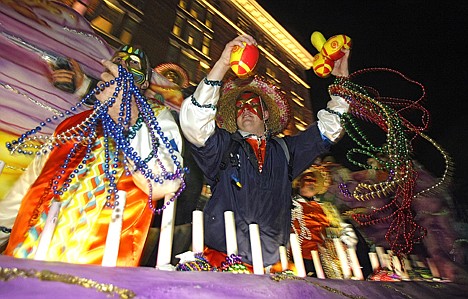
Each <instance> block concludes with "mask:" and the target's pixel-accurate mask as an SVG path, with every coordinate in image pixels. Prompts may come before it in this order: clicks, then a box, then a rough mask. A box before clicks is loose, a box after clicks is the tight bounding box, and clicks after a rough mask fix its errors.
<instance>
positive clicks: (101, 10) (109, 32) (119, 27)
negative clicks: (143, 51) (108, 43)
mask: <svg viewBox="0 0 468 299" xmlns="http://www.w3.org/2000/svg"><path fill="white" fill-rule="evenodd" d="M127 2H128V4H129V5H130V6H132V7H133V8H138V7H140V6H141V5H143V4H144V1H143V0H128V1H127ZM90 3H91V4H94V5H96V6H95V9H94V10H89V11H87V12H86V15H85V17H86V19H88V20H89V21H90V23H91V24H92V26H93V27H94V28H95V29H96V30H97V31H99V32H101V34H102V35H104V36H108V37H111V39H112V40H119V41H120V42H121V43H125V44H129V43H131V42H132V38H133V33H134V32H135V31H136V30H137V29H138V26H139V23H140V22H141V19H140V18H139V17H138V15H137V14H136V13H135V12H136V10H134V9H130V10H127V9H124V8H121V7H117V6H114V5H110V4H109V3H108V2H107V1H102V2H97V3H98V4H96V2H93V1H91V2H90Z"/></svg>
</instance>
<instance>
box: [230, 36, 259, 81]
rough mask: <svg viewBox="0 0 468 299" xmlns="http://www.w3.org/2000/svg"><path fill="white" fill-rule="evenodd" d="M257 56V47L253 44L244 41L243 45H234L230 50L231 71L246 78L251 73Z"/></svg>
mask: <svg viewBox="0 0 468 299" xmlns="http://www.w3.org/2000/svg"><path fill="white" fill-rule="evenodd" d="M258 57H259V52H258V48H257V47H256V46H255V45H248V44H246V43H244V47H243V48H242V47H239V46H235V47H234V48H233V49H232V52H231V58H230V61H229V62H230V65H231V69H232V71H233V72H234V73H235V74H236V75H237V76H238V77H239V78H247V77H249V76H250V75H252V73H253V70H254V68H255V66H256V65H257V62H258Z"/></svg>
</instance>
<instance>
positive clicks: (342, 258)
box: [333, 238, 351, 279]
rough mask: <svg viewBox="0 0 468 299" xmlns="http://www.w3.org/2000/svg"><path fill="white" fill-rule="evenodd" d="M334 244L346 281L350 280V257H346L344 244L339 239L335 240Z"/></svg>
mask: <svg viewBox="0 0 468 299" xmlns="http://www.w3.org/2000/svg"><path fill="white" fill-rule="evenodd" d="M333 244H334V245H335V251H336V254H337V255H338V259H339V260H340V265H341V270H342V271H343V276H344V278H345V279H349V278H351V269H350V268H349V264H348V257H347V255H346V251H345V250H344V248H343V244H342V243H341V241H340V239H338V238H333Z"/></svg>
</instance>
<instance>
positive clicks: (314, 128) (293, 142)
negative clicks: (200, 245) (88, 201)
mask: <svg viewBox="0 0 468 299" xmlns="http://www.w3.org/2000/svg"><path fill="white" fill-rule="evenodd" d="M244 43H245V44H254V45H255V44H256V41H255V40H254V39H253V38H252V37H251V36H248V35H242V36H238V37H236V38H235V39H234V40H232V41H231V42H229V43H227V45H226V46H225V49H224V51H223V52H222V54H221V57H220V59H219V60H218V61H217V62H216V63H215V65H214V66H213V68H212V69H211V71H210V73H209V74H208V75H207V77H206V78H205V79H204V80H203V81H202V82H201V83H200V84H199V85H198V87H197V89H196V91H195V92H194V94H193V95H192V96H191V97H188V98H187V99H185V100H184V102H183V104H182V107H181V113H180V123H181V128H182V131H183V133H184V135H185V136H186V138H187V140H188V141H189V142H190V143H191V144H192V145H193V153H194V156H195V158H196V160H197V163H198V165H199V166H200V168H201V169H202V171H203V173H204V175H205V177H206V179H207V182H208V184H209V185H210V187H211V191H212V197H211V199H210V200H209V201H208V203H207V205H206V206H205V209H204V222H205V226H204V233H205V245H206V246H207V247H208V248H209V249H211V252H213V250H214V251H215V252H221V253H226V237H225V228H224V212H225V211H233V212H234V217H235V225H236V230H237V236H236V237H237V245H238V255H239V256H240V257H241V258H242V262H244V263H247V264H252V253H251V245H250V236H249V225H250V224H253V223H255V224H258V226H259V230H260V239H261V247H262V257H263V263H264V266H265V267H269V266H271V265H273V264H275V263H277V262H278V261H279V260H280V255H279V247H280V246H281V245H286V244H287V243H288V240H289V235H290V229H291V190H292V188H291V181H292V179H293V178H294V177H296V176H298V175H299V174H300V173H301V172H302V171H304V170H305V169H307V167H309V166H310V165H311V164H312V162H313V161H314V159H315V158H316V157H317V156H319V155H321V154H323V153H326V152H328V150H329V148H330V145H331V144H333V143H334V142H336V141H337V140H338V139H339V138H341V137H342V135H343V130H342V128H341V126H340V121H339V115H338V114H337V113H344V112H346V111H347V110H348V107H349V105H348V104H347V103H346V101H345V100H344V99H342V98H340V97H338V96H332V99H331V101H329V103H328V105H327V106H328V108H329V110H328V111H326V110H321V111H320V112H319V113H318V119H319V121H317V122H316V123H314V124H312V125H311V126H310V127H309V128H308V129H307V130H305V131H304V132H301V133H300V134H298V135H296V136H286V137H284V138H276V137H274V136H275V135H276V134H278V133H280V132H281V131H283V130H284V128H285V127H286V126H287V124H288V121H289V116H290V115H289V114H290V107H289V103H288V101H287V99H286V98H285V97H284V95H283V94H282V92H281V91H280V90H279V89H278V88H277V87H276V86H273V85H271V84H269V83H268V82H266V81H264V80H263V79H261V78H259V77H250V78H247V79H244V80H241V79H237V80H230V81H228V82H226V83H225V84H224V87H223V90H222V94H221V86H222V81H221V80H223V78H224V76H225V75H226V73H227V72H228V70H229V68H230V63H229V60H230V55H231V52H232V49H233V48H234V47H236V46H239V47H244V46H245V44H244ZM348 56H349V52H348V51H347V52H346V53H345V55H344V56H343V58H342V59H341V60H339V61H337V62H336V64H335V69H334V71H333V74H334V75H335V76H343V77H347V76H348V66H347V59H348ZM331 110H333V111H332V112H335V113H331V112H330V111H331ZM205 252H207V251H205ZM208 258H209V261H210V263H212V264H213V265H215V266H217V265H216V262H215V260H216V259H215V258H212V259H211V258H210V257H209V256H208ZM218 261H223V259H222V258H221V259H218Z"/></svg>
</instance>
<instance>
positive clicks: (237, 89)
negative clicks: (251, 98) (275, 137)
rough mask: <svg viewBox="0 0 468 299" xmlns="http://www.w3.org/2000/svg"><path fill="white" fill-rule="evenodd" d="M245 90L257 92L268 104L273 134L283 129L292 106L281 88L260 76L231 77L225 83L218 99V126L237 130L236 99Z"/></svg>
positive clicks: (231, 130) (269, 121)
mask: <svg viewBox="0 0 468 299" xmlns="http://www.w3.org/2000/svg"><path fill="white" fill-rule="evenodd" d="M245 91H250V92H253V93H256V94H257V95H259V96H260V98H261V99H262V100H263V102H264V103H265V104H266V106H267V107H266V110H268V113H269V118H268V120H267V121H266V125H267V128H268V130H269V131H270V132H271V133H272V134H277V133H280V132H281V131H283V130H284V129H285V128H286V126H287V125H288V122H289V119H290V117H291V106H290V105H289V102H288V100H287V98H286V96H285V95H284V93H283V92H282V91H281V89H280V88H279V87H277V86H275V85H273V84H271V83H269V82H267V81H266V79H263V78H261V77H259V76H253V77H249V78H246V79H240V78H231V79H229V80H228V81H226V82H225V83H224V85H223V90H222V94H221V98H220V99H219V101H218V113H217V114H216V121H217V123H218V126H219V127H221V128H223V129H225V130H227V131H229V132H231V133H234V132H235V131H236V130H237V124H236V120H237V113H236V106H235V103H236V100H237V99H238V97H239V95H240V94H241V93H243V92H245Z"/></svg>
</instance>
